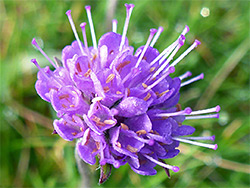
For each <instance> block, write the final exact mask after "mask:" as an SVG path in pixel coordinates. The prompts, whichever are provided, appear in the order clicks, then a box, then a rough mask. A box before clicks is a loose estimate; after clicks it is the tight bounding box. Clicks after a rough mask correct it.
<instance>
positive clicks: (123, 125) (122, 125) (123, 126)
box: [121, 123, 129, 130]
mask: <svg viewBox="0 0 250 188" xmlns="http://www.w3.org/2000/svg"><path fill="white" fill-rule="evenodd" d="M121 127H122V129H123V130H129V128H128V126H127V125H125V124H124V123H121Z"/></svg>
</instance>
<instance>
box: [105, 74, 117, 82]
mask: <svg viewBox="0 0 250 188" xmlns="http://www.w3.org/2000/svg"><path fill="white" fill-rule="evenodd" d="M114 78H115V74H113V73H112V74H110V75H108V77H107V79H106V84H108V83H109V82H111V81H112V80H113V79H114Z"/></svg>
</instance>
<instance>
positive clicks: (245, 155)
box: [0, 0, 250, 187]
mask: <svg viewBox="0 0 250 188" xmlns="http://www.w3.org/2000/svg"><path fill="white" fill-rule="evenodd" d="M130 2H133V3H134V4H135V8H134V11H133V13H132V17H131V22H130V25H129V30H128V35H127V36H128V39H129V41H130V44H131V45H133V46H134V47H135V48H138V47H139V46H141V45H143V44H144V43H145V42H146V39H147V37H148V34H149V29H150V28H152V27H154V28H157V27H158V26H163V27H164V29H165V30H164V32H163V33H162V35H161V36H160V38H159V40H158V42H157V43H156V45H155V47H156V48H157V49H159V51H162V50H163V49H164V48H165V47H167V45H169V44H170V43H171V42H172V41H174V39H175V38H176V37H177V36H178V34H179V32H180V31H181V29H182V28H183V27H184V26H185V24H187V25H188V26H189V27H190V32H189V33H188V35H187V42H186V44H185V45H184V46H183V47H182V49H181V50H182V51H184V50H185V49H187V48H188V46H189V45H190V44H191V43H192V42H193V41H194V39H195V38H197V39H199V40H200V41H201V42H202V45H200V46H199V47H198V48H197V49H196V50H195V51H193V52H192V53H191V54H190V55H188V56H187V57H186V58H185V59H184V60H183V61H182V62H181V63H180V64H179V65H178V67H177V71H176V73H175V75H180V74H182V73H184V72H186V71H187V70H189V71H191V72H192V73H193V75H198V74H199V73H200V72H204V73H205V78H204V80H202V81H199V82H196V83H193V84H191V85H190V86H186V87H184V88H182V89H181V104H182V106H183V107H186V106H190V107H192V108H193V109H202V108H206V107H213V106H215V105H217V104H219V105H220V106H221V108H222V110H221V113H220V114H221V117H220V119H219V120H217V119H216V120H213V119H211V120H192V121H191V120H189V121H187V122H186V123H188V124H190V125H193V126H194V127H195V128H196V129H197V132H196V133H195V135H196V136H198V135H212V134H215V136H216V143H217V144H218V146H219V148H218V150H217V151H213V150H209V149H204V148H200V147H197V146H190V145H188V144H182V145H181V151H182V153H181V154H180V155H179V156H178V157H176V158H174V159H169V160H167V161H166V162H168V163H169V164H174V165H177V166H180V169H181V170H180V172H179V173H173V172H172V173H171V179H168V177H167V175H166V174H165V171H164V170H163V169H161V168H159V167H157V170H158V174H157V175H156V176H152V177H144V176H140V175H138V174H136V173H134V172H133V171H132V170H131V169H130V168H129V166H128V165H125V166H122V167H121V168H120V169H114V170H113V172H112V175H111V177H110V179H109V180H108V181H107V182H106V183H104V184H103V185H101V186H100V187H249V185H250V177H249V173H250V172H249V171H250V166H249V148H250V147H249V142H250V139H249V134H250V129H249V124H250V121H249V72H250V65H249V53H248V52H249V51H248V50H249V7H250V3H249V1H230V0H224V1H184V0H178V1H149V0H140V1H139V0H138V1H127V3H130ZM124 3H125V1H118V2H117V4H116V6H114V7H116V8H115V14H114V16H115V18H117V20H118V32H120V33H121V32H122V27H123V23H124V20H125V8H124ZM87 4H90V5H91V6H92V16H93V20H94V25H95V30H96V35H97V38H100V36H101V35H102V34H104V33H105V32H107V31H109V30H110V28H111V20H110V16H113V15H112V11H111V5H115V1H112V0H110V1H89V2H86V1H0V14H1V16H0V25H1V28H0V32H1V43H0V47H1V59H0V60H1V80H0V90H1V107H0V109H1V111H0V116H1V130H0V134H1V154H0V155H1V157H0V158H1V171H0V186H1V187H77V186H79V183H80V181H81V178H80V175H79V173H78V170H77V167H76V162H75V158H74V142H66V141H64V140H63V139H61V138H60V137H59V136H58V135H52V134H51V133H52V130H53V128H52V119H54V118H56V117H55V113H54V112H53V109H52V108H51V107H50V105H49V104H48V103H47V102H45V101H43V100H41V99H40V97H39V96H38V95H37V94H36V91H35V89H34V84H35V81H36V72H37V69H36V68H35V67H34V65H33V64H31V63H30V59H31V58H35V57H36V58H37V59H38V61H39V62H40V64H41V66H45V65H48V64H49V63H48V62H47V61H46V60H45V58H44V57H42V56H41V54H40V53H39V52H38V51H36V50H35V49H34V48H33V47H32V45H31V44H30V42H31V39H32V38H33V37H36V38H37V39H39V40H40V42H41V43H43V42H44V44H43V46H44V50H45V51H46V52H47V53H48V55H49V56H50V57H53V56H57V57H60V53H61V50H62V48H63V47H64V46H66V45H68V44H71V42H72V41H73V40H74V36H73V33H72V31H71V28H70V25H69V23H68V20H67V17H66V15H65V12H66V10H68V9H71V10H72V15H73V19H74V21H75V24H76V25H77V26H79V24H80V23H81V22H83V21H87V16H86V13H85V9H84V6H85V5H87ZM203 7H207V8H209V10H210V15H209V16H208V17H203V16H201V14H200V11H201V9H202V8H203ZM77 30H78V31H79V34H80V27H77ZM87 32H88V41H89V42H90V41H91V37H90V32H89V29H87ZM80 36H81V35H80ZM179 54H181V52H179ZM88 168H89V171H90V174H91V176H90V177H91V178H92V180H93V186H96V187H98V184H97V182H98V176H99V170H96V169H97V168H98V166H92V167H91V166H89V167H88Z"/></svg>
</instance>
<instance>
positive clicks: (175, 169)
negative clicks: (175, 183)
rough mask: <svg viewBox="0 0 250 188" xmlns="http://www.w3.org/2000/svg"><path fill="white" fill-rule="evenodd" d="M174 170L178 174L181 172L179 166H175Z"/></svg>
mask: <svg viewBox="0 0 250 188" xmlns="http://www.w3.org/2000/svg"><path fill="white" fill-rule="evenodd" d="M172 170H173V171H174V172H178V171H179V170H180V168H179V167H178V166H173V168H172Z"/></svg>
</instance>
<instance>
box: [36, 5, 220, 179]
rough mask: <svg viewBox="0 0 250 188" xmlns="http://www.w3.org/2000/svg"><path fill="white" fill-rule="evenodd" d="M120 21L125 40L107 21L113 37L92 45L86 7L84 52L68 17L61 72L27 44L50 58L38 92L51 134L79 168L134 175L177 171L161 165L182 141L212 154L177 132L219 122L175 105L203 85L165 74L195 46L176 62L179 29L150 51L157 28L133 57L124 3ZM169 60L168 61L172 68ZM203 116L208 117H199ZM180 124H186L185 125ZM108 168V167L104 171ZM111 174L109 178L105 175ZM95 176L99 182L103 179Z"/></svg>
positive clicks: (129, 7) (128, 10) (208, 111)
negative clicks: (71, 147) (71, 145)
mask: <svg viewBox="0 0 250 188" xmlns="http://www.w3.org/2000/svg"><path fill="white" fill-rule="evenodd" d="M125 6H126V20H125V24H124V28H123V33H122V34H118V33H117V32H116V31H117V21H116V20H113V22H112V24H113V25H112V26H113V30H112V32H108V33H106V34H104V35H103V36H102V37H101V38H100V39H99V42H98V43H97V41H96V37H95V32H94V26H93V22H92V17H91V12H90V10H91V8H90V6H86V7H85V8H86V11H87V16H88V20H89V25H90V30H91V36H92V42H93V47H88V43H87V38H86V32H85V26H86V23H82V24H81V25H80V27H81V28H82V33H83V43H82V42H81V41H80V39H79V37H78V34H77V32H76V29H75V25H74V22H73V20H72V17H71V11H70V10H69V11H67V12H66V15H67V16H68V19H69V22H70V25H71V27H72V30H73V33H74V35H75V37H76V41H74V42H73V43H72V44H71V45H68V46H66V47H65V48H64V49H63V51H62V63H61V64H62V65H59V64H60V62H59V63H58V60H57V61H56V63H54V62H53V61H52V60H51V59H50V58H49V57H48V56H47V55H46V54H45V52H44V51H43V50H42V49H41V48H40V47H39V45H38V44H37V42H36V40H35V39H33V40H32V44H33V45H34V46H36V48H37V49H38V50H39V51H40V52H41V53H42V54H43V55H44V56H45V57H46V58H47V59H48V61H49V62H50V63H51V64H52V66H53V67H54V69H55V70H50V68H49V67H45V68H41V67H40V66H39V64H38V63H37V61H36V59H32V62H33V63H34V64H35V65H36V66H37V67H38V69H39V72H38V76H37V78H38V80H37V82H36V90H37V93H38V94H39V95H40V97H41V98H42V99H44V100H45V101H47V102H50V103H51V105H52V107H53V108H54V110H55V111H56V112H57V115H58V117H59V118H60V119H59V120H57V119H56V120H54V124H53V125H54V129H55V132H56V133H57V134H59V135H60V136H61V137H62V138H63V139H65V140H68V141H72V140H73V139H78V140H77V145H76V148H77V151H78V154H79V156H80V157H81V159H82V160H83V161H85V162H86V163H89V164H91V165H93V164H95V163H96V159H97V158H98V162H99V164H100V166H101V169H102V167H103V165H109V166H114V167H115V168H119V167H120V166H121V165H124V164H126V163H128V164H129V165H130V167H131V169H132V170H134V171H135V172H136V173H138V174H141V175H155V174H156V173H157V171H156V170H155V169H154V167H155V166H156V165H160V166H162V167H163V168H164V169H165V170H166V171H167V173H168V174H169V172H168V171H169V170H172V171H174V172H177V171H179V168H178V167H177V166H172V165H169V164H166V163H165V161H164V159H168V158H173V157H175V156H176V155H178V153H179V150H178V146H179V143H180V142H184V143H189V144H193V145H197V146H202V147H206V148H211V149H214V150H216V149H217V144H207V143H201V142H198V141H197V140H212V141H214V136H209V137H188V136H187V135H191V134H193V133H194V132H195V128H193V127H191V126H189V125H183V121H184V120H188V119H203V118H218V117H219V115H218V113H214V114H211V113H213V112H219V111H220V107H219V106H216V107H214V108H209V109H205V110H198V111H192V110H191V108H189V107H187V108H185V109H183V110H182V109H181V107H180V104H178V101H179V97H180V88H181V87H183V86H185V85H188V84H190V83H192V82H194V81H197V80H200V79H203V77H204V75H203V74H201V75H198V76H196V77H194V78H192V79H190V80H187V81H184V82H183V80H184V79H186V78H187V77H189V76H191V75H192V74H191V73H190V72H186V73H184V74H183V75H181V76H179V77H175V78H172V77H171V76H170V75H171V73H173V72H174V71H175V68H176V65H177V64H178V63H179V62H180V61H181V60H182V59H183V58H184V57H185V56H186V55H187V54H188V53H189V52H191V51H192V50H193V49H194V48H196V47H197V46H198V45H199V44H200V42H199V41H198V40H195V41H194V43H193V44H192V45H191V46H190V47H189V48H188V49H187V50H186V51H185V52H184V53H182V54H181V55H180V56H179V57H177V58H175V60H174V61H172V60H173V59H174V56H175V54H176V53H177V52H178V50H179V49H180V48H181V46H183V45H184V42H185V35H186V34H187V33H188V32H189V28H188V26H185V28H184V29H183V31H182V33H181V34H180V36H179V37H178V38H177V39H176V41H174V42H173V43H172V44H171V45H170V46H169V47H167V48H166V49H164V50H163V51H162V52H161V53H159V52H158V50H157V49H155V48H154V44H155V42H156V41H157V39H158V38H159V36H160V34H161V32H162V31H163V28H162V27H159V28H158V30H156V29H150V34H149V37H148V39H147V42H146V44H145V45H144V46H141V47H140V48H138V49H137V50H136V51H135V52H134V48H133V47H132V46H129V42H128V39H127V38H126V33H127V30H128V25H129V20H130V16H131V13H132V10H133V7H134V5H132V4H125ZM171 61H172V62H171ZM203 114H206V115H203ZM185 123H186V121H185ZM110 169H111V168H110ZM108 174H110V173H108ZM106 178H107V177H106V176H105V175H104V174H103V172H102V173H101V177H100V182H103V181H105V180H106Z"/></svg>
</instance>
